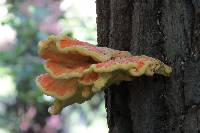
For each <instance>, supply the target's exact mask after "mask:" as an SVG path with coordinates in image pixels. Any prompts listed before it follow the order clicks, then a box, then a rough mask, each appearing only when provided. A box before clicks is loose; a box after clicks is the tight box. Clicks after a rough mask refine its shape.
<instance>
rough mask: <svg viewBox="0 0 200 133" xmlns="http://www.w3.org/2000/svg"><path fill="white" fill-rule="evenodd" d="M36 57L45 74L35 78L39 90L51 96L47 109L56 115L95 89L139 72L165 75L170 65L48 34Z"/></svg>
mask: <svg viewBox="0 0 200 133" xmlns="http://www.w3.org/2000/svg"><path fill="white" fill-rule="evenodd" d="M39 56H40V57H41V58H43V59H44V60H45V64H44V67H45V70H46V71H47V73H46V74H42V75H40V76H38V77H37V78H36V83H37V85H38V87H39V88H40V89H41V91H42V92H43V93H44V94H46V95H50V96H52V97H54V98H55V101H54V103H53V105H52V106H51V107H50V108H49V112H50V113H51V114H58V113H60V111H61V110H62V108H64V107H66V106H68V105H71V104H73V103H83V102H84V101H87V100H89V99H90V98H91V97H92V96H93V95H94V94H95V93H96V92H98V91H101V90H103V89H105V88H106V87H108V86H110V85H112V84H114V83H119V82H121V81H130V80H132V79H133V77H138V76H141V75H146V76H153V75H154V73H155V74H160V75H163V76H169V75H170V74H171V72H172V69H171V67H169V66H167V65H165V64H164V63H162V62H161V61H160V60H158V59H154V58H152V57H148V56H144V55H142V56H132V55H131V54H130V53H129V52H127V51H119V50H114V49H110V48H106V47H97V46H94V45H92V44H89V43H87V42H81V41H78V40H76V39H72V38H69V37H56V36H50V37H49V38H48V39H47V40H43V41H40V42H39Z"/></svg>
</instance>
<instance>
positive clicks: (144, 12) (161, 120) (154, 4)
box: [129, 0, 167, 133]
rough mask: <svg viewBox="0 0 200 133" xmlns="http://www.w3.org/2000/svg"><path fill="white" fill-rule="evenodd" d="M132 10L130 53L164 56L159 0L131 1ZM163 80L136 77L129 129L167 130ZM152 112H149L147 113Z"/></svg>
mask: <svg viewBox="0 0 200 133" xmlns="http://www.w3.org/2000/svg"><path fill="white" fill-rule="evenodd" d="M132 4H133V9H134V10H133V11H132V12H133V13H132V20H133V21H132V31H133V32H132V41H131V49H130V50H131V52H132V53H133V54H135V55H141V54H145V55H149V56H152V57H155V58H159V59H162V60H163V59H164V57H165V53H164V52H165V50H164V49H163V47H162V46H163V44H164V34H163V25H162V23H161V19H162V8H163V3H162V0H153V1H152V0H146V1H140V0H134V1H133V3H132ZM165 88H166V86H165V79H164V78H162V77H160V76H155V77H153V78H149V77H141V78H138V79H135V80H134V81H133V82H132V83H131V85H130V88H129V91H130V96H131V102H130V109H131V117H132V121H133V125H132V130H133V131H135V132H144V133H146V132H148V133H157V132H166V124H165V123H166V117H167V108H166V107H165V106H164V105H165V104H164V103H165V101H164V96H163V94H164V91H166V89H165ZM150 112H151V113H150Z"/></svg>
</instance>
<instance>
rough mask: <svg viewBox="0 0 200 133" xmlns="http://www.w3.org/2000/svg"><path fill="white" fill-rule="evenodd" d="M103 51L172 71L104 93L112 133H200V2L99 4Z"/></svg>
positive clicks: (108, 0) (101, 0) (104, 0)
mask: <svg viewBox="0 0 200 133" xmlns="http://www.w3.org/2000/svg"><path fill="white" fill-rule="evenodd" d="M96 4H97V31H98V44H99V46H107V47H112V48H114V49H119V50H127V51H130V52H131V53H132V54H133V55H142V54H145V55H148V56H152V57H155V58H158V59H160V60H162V61H163V62H165V63H166V64H168V65H170V66H171V67H172V68H173V74H172V75H171V77H170V78H164V77H162V76H158V75H155V76H154V77H144V76H143V77H140V78H136V79H133V81H132V82H123V83H122V84H120V85H119V86H111V87H110V88H109V89H107V90H106V91H105V99H106V110H107V121H108V127H109V132H110V133H199V132H200V110H199V108H200V1H199V0H97V1H96Z"/></svg>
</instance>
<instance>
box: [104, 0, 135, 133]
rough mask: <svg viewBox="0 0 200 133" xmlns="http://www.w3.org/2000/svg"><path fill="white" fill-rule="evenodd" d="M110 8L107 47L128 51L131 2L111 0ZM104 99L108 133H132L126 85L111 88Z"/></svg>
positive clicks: (130, 31) (127, 0) (128, 0)
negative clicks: (109, 114) (107, 118)
mask: <svg viewBox="0 0 200 133" xmlns="http://www.w3.org/2000/svg"><path fill="white" fill-rule="evenodd" d="M110 7H111V12H110V34H109V47H112V48H114V49H119V50H127V51H129V48H130V41H131V33H132V29H131V21H132V20H131V10H132V8H131V1H130V0H111V1H110ZM108 94H109V95H108ZM106 97H107V101H106V102H107V103H108V104H109V105H110V106H108V107H107V110H108V111H109V110H110V111H109V112H112V116H111V117H110V118H111V119H109V121H110V122H112V124H110V125H109V129H110V130H109V132H110V133H132V130H130V129H131V126H132V121H131V117H130V109H129V93H128V87H127V85H126V83H122V84H120V85H119V86H111V87H110V89H108V90H107V92H106ZM109 121H108V123H109Z"/></svg>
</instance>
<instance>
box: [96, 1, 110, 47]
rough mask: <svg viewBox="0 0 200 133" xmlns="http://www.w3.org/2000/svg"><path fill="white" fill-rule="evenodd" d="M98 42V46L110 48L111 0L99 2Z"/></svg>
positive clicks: (97, 3)
mask: <svg viewBox="0 0 200 133" xmlns="http://www.w3.org/2000/svg"><path fill="white" fill-rule="evenodd" d="M96 7H97V8H96V12H97V15H98V16H97V19H96V22H97V28H98V30H97V42H98V46H104V47H108V46H109V34H110V0H97V1H96Z"/></svg>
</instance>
